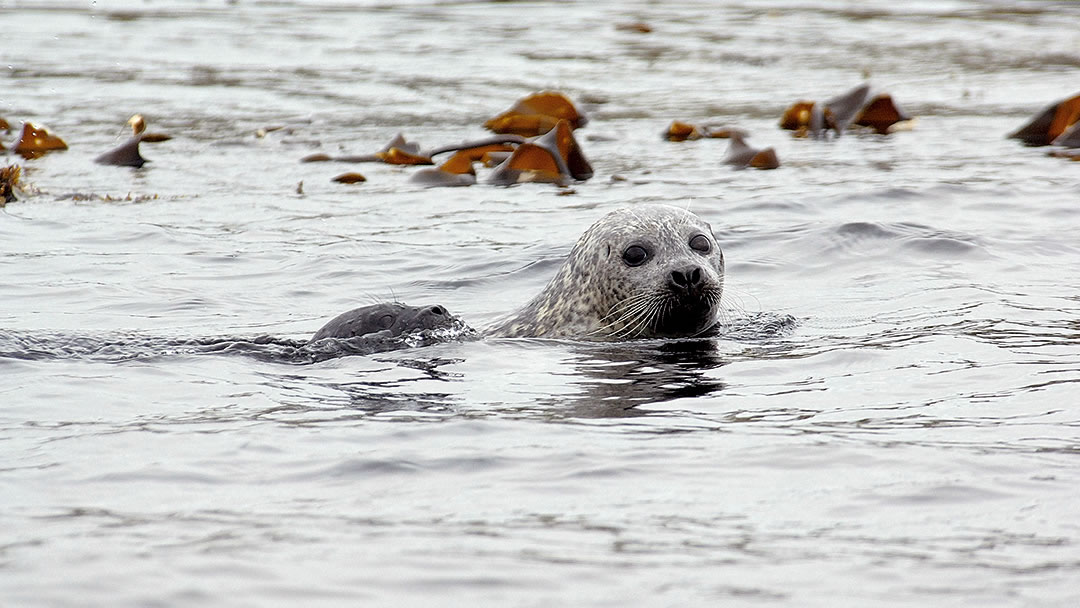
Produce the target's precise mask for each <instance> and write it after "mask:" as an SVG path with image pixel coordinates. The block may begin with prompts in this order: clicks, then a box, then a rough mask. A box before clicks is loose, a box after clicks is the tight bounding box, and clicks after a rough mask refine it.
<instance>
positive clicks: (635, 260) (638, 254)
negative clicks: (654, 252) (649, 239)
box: [622, 245, 649, 266]
mask: <svg viewBox="0 0 1080 608" xmlns="http://www.w3.org/2000/svg"><path fill="white" fill-rule="evenodd" d="M622 259H623V261H624V262H626V265H627V266H641V265H642V264H644V263H645V260H648V259H649V252H648V251H647V250H646V249H645V248H644V247H642V246H641V245H631V246H629V247H627V248H626V251H623V254H622Z"/></svg>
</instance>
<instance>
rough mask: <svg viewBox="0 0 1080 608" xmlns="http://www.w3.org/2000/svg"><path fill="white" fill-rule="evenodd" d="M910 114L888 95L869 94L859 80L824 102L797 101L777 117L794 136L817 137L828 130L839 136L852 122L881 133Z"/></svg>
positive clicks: (826, 134)
mask: <svg viewBox="0 0 1080 608" xmlns="http://www.w3.org/2000/svg"><path fill="white" fill-rule="evenodd" d="M911 119H912V117H911V116H910V115H908V114H907V113H906V112H904V111H903V110H901V109H900V107H899V106H897V105H896V102H894V101H893V98H892V96H891V95H889V94H887V93H880V94H878V95H873V96H871V94H870V85H868V84H861V85H859V86H857V87H855V88H854V89H852V90H850V91H848V92H846V93H844V94H842V95H837V96H836V97H833V98H831V99H829V100H827V101H825V103H818V102H815V101H798V102H796V103H794V104H792V105H791V106H790V107H789V108H788V109H787V110H785V111H784V114H783V116H781V117H780V128H781V129H787V130H790V131H794V132H795V133H794V135H795V136H796V137H811V138H814V139H821V138H824V137H827V136H828V135H829V132H830V131H831V132H832V133H833V134H834V135H835V136H840V135H842V134H843V133H844V131H846V130H848V129H849V128H850V127H851V126H852V125H856V126H861V127H868V128H871V129H873V130H874V132H876V133H878V134H881V135H885V134H887V133H891V132H892V131H893V130H894V125H896V124H898V123H901V122H905V121H909V120H911Z"/></svg>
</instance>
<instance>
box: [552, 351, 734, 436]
mask: <svg viewBox="0 0 1080 608" xmlns="http://www.w3.org/2000/svg"><path fill="white" fill-rule="evenodd" d="M575 357H576V358H578V361H577V362H576V363H575V364H574V368H575V371H576V372H577V373H578V374H579V377H578V379H576V380H575V381H574V384H575V385H576V386H577V387H578V388H579V389H580V390H581V393H580V394H578V395H576V396H571V397H569V399H568V398H567V397H559V398H552V399H549V400H541V403H542V404H544V405H547V406H550V407H553V408H554V407H559V408H566V406H567V405H568V403H567V402H568V400H569V401H570V403H569V405H570V408H569V410H568V412H567V414H568V415H569V416H573V417H586V418H615V417H626V416H641V415H646V414H647V412H646V411H644V410H641V409H638V408H637V406H639V405H645V404H655V403H663V402H666V401H673V400H675V399H682V398H695V397H704V396H706V395H709V394H712V393H715V392H719V391H722V390H723V389H724V387H725V385H724V383H723V382H722V381H720V380H717V379H715V378H710V377H709V376H708V375H707V374H706V372H708V371H709V370H713V369H717V368H719V367H722V366H723V365H725V364H726V363H727V361H726V359H725V358H724V357H722V356H721V355H720V353H719V351H718V349H717V344H716V342H715V341H714V340H670V341H663V342H630V343H619V344H610V345H609V344H605V345H600V346H593V345H581V346H580V349H579V350H578V351H577V352H576V353H575Z"/></svg>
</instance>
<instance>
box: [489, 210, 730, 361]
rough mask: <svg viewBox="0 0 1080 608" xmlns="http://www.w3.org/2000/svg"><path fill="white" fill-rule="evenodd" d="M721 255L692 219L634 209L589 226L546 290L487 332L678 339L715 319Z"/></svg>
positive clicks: (681, 213) (686, 213)
mask: <svg viewBox="0 0 1080 608" xmlns="http://www.w3.org/2000/svg"><path fill="white" fill-rule="evenodd" d="M723 285H724V254H723V252H722V251H721V250H720V246H719V245H718V244H717V242H716V236H715V235H714V234H713V231H712V228H711V227H710V226H709V224H708V223H706V222H705V221H704V220H702V219H701V218H700V217H698V216H696V215H694V214H693V213H691V212H689V211H685V210H683V209H679V208H677V207H670V206H667V205H635V206H634V207H628V208H623V209H618V210H616V211H613V212H611V213H609V214H607V215H605V216H604V217H602V218H601V219H600V220H599V221H597V222H596V223H595V224H593V225H592V226H590V227H589V228H588V229H587V230H586V231H585V233H584V234H582V235H581V238H580V239H579V240H578V242H577V244H576V245H574V247H573V249H572V250H571V251H570V255H569V257H568V258H567V259H566V261H565V262H564V263H563V265H562V266H561V267H560V268H559V270H558V271H557V272H556V273H555V276H554V278H552V279H551V282H550V283H548V285H547V287H545V288H544V290H543V291H541V292H540V294H539V295H537V296H536V297H535V298H533V299H532V300H531V301H530V302H529V303H527V304H526V305H525V306H523V307H522V308H521V309H520V310H518V311H517V312H516V313H513V314H512V316H511V317H510V318H508V319H506V320H504V321H502V322H501V323H498V324H496V325H495V326H493V327H491V328H490V329H488V330H487V332H485V333H486V334H487V335H489V336H496V337H548V338H564V337H565V338H577V339H589V340H626V339H634V338H679V337H691V336H697V335H701V334H703V333H705V332H706V331H708V330H709V329H710V328H712V327H713V326H714V325H715V324H716V322H717V320H718V316H719V311H720V308H719V307H720V298H721V295H722V294H723Z"/></svg>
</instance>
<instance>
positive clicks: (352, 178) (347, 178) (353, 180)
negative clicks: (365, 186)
mask: <svg viewBox="0 0 1080 608" xmlns="http://www.w3.org/2000/svg"><path fill="white" fill-rule="evenodd" d="M330 181H334V182H337V183H339V184H359V183H362V182H366V181H367V178H366V177H364V176H363V175H361V174H359V173H353V172H349V173H342V174H341V175H338V176H336V177H334V178H333V179H331V180H330ZM301 183H303V182H301ZM297 193H298V194H302V193H303V188H298V189H297Z"/></svg>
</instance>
